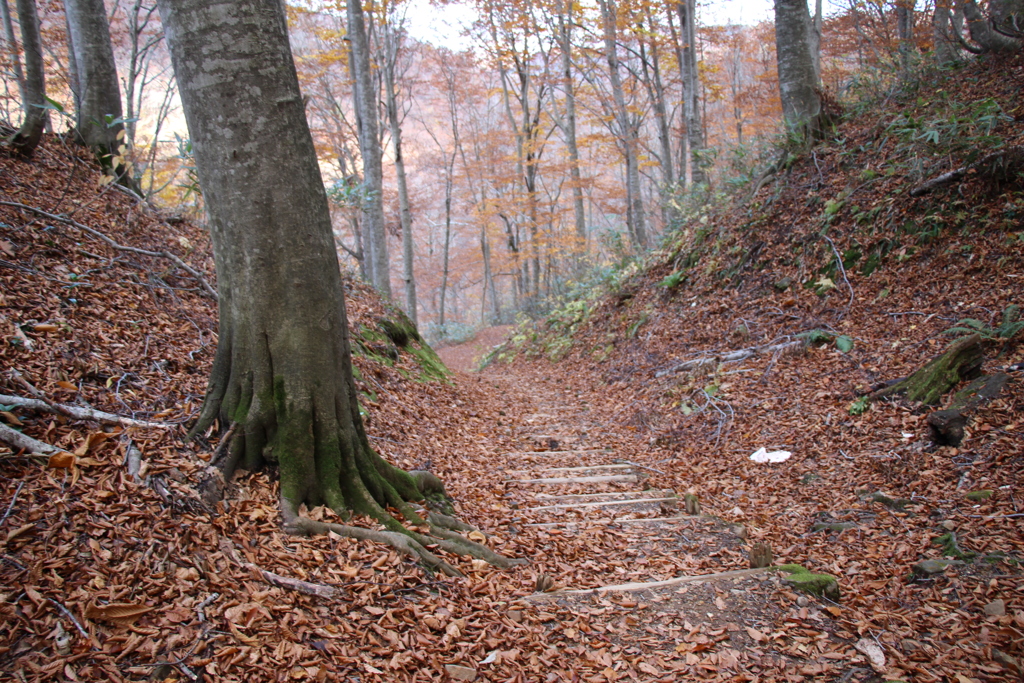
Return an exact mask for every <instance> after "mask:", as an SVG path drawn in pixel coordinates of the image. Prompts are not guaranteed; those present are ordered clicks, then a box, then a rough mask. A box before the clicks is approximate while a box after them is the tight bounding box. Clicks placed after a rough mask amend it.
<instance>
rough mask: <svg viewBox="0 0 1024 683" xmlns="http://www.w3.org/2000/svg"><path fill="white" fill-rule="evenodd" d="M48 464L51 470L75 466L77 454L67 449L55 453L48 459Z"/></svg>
mask: <svg viewBox="0 0 1024 683" xmlns="http://www.w3.org/2000/svg"><path fill="white" fill-rule="evenodd" d="M46 466H47V467H48V468H50V469H51V470H66V469H69V468H71V467H74V466H75V456H74V455H72V454H71V453H68V452H67V451H61V452H60V453H54V454H53V455H51V456H50V459H49V460H47V461H46Z"/></svg>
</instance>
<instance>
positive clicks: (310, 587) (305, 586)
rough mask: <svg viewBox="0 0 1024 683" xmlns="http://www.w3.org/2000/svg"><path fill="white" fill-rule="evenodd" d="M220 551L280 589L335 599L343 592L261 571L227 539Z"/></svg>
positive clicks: (221, 543) (222, 541) (220, 546)
mask: <svg viewBox="0 0 1024 683" xmlns="http://www.w3.org/2000/svg"><path fill="white" fill-rule="evenodd" d="M218 546H219V548H220V551H221V552H223V553H224V554H225V555H227V556H228V558H230V559H231V560H232V561H234V563H235V564H237V565H238V566H239V567H242V568H244V569H248V570H249V571H250V572H252V573H253V574H254V575H256V577H257V578H260V579H263V580H264V581H266V582H267V583H269V584H270V585H272V586H277V587H278V588H285V589H287V590H293V591H296V592H298V593H305V594H306V595H315V596H316V597H318V598H328V599H331V598H335V597H337V596H338V595H339V594H340V593H341V591H340V590H339V589H337V588H334V587H333V586H325V585H323V584H321V583H310V582H309V581H302V580H300V579H291V578H288V577H287V576H281V575H280V574H275V573H274V572H270V571H267V570H266V569H261V568H260V567H258V566H256V565H255V564H253V563H252V562H246V561H245V560H243V559H242V558H240V557H239V556H238V553H237V552H236V551H235V544H234V543H232V542H231V541H229V540H228V539H226V538H222V539H221V540H220V543H218Z"/></svg>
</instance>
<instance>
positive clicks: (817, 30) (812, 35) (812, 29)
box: [807, 0, 913, 83]
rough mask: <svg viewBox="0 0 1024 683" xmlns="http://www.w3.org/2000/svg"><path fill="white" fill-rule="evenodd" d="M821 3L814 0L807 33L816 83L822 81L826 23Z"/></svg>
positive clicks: (818, 0)
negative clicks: (822, 31)
mask: <svg viewBox="0 0 1024 683" xmlns="http://www.w3.org/2000/svg"><path fill="white" fill-rule="evenodd" d="M901 1H902V0H901ZM911 2H913V0H911ZM821 4H822V3H821V0H814V16H813V17H811V21H810V23H809V24H808V30H809V32H808V34H807V45H808V46H809V47H810V50H811V63H812V64H813V65H814V82H815V83H821V28H822V24H823V23H824V17H823V16H822V13H821V9H822V7H821Z"/></svg>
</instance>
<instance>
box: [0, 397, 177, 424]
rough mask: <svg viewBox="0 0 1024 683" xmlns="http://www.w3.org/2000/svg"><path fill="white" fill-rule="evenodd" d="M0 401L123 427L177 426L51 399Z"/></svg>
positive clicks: (9, 399)
mask: <svg viewBox="0 0 1024 683" xmlns="http://www.w3.org/2000/svg"><path fill="white" fill-rule="evenodd" d="M0 403H2V404H4V405H14V406H21V407H23V408H27V409H29V410H39V411H42V412H47V413H57V414H59V415H64V416H65V417H70V418H73V419H75V420H95V421H96V422H100V423H102V424H111V425H123V426H125V427H144V428H146V429H174V428H175V427H177V425H175V424H171V423H169V422H148V421H146V420H135V419H132V418H130V417H122V416H120V415H114V414H113V413H105V412H103V411H102V410H95V409H93V408H83V407H82V406H72V405H60V404H58V403H54V402H52V401H44V400H39V399H35V398H24V397H22V396H13V395H8V394H0Z"/></svg>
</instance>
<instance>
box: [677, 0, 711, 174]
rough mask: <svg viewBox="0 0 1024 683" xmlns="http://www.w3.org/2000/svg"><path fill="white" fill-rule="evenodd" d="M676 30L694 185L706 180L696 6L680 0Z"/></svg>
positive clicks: (692, 0) (693, 3) (687, 0)
mask: <svg viewBox="0 0 1024 683" xmlns="http://www.w3.org/2000/svg"><path fill="white" fill-rule="evenodd" d="M677 7H678V9H679V30H680V32H681V33H682V39H683V46H682V57H683V59H682V62H681V69H682V71H683V112H684V116H685V118H686V144H687V147H689V152H690V154H689V157H690V179H691V180H692V181H693V184H694V185H703V184H705V183H707V181H708V176H707V172H706V171H705V170H704V166H705V161H704V159H703V158H702V155H703V152H704V125H703V123H702V122H701V116H700V74H699V73H698V71H697V5H696V2H695V1H694V0H680V1H679V3H678V4H677Z"/></svg>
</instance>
